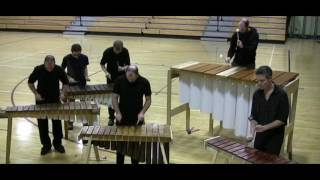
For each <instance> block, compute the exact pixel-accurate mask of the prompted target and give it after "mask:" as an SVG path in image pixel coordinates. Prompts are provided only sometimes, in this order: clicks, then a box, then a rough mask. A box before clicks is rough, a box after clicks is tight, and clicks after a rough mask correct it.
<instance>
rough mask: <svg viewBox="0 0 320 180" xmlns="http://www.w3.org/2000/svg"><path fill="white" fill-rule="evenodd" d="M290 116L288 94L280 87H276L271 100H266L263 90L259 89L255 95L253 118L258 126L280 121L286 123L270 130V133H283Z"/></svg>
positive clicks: (252, 110)
mask: <svg viewBox="0 0 320 180" xmlns="http://www.w3.org/2000/svg"><path fill="white" fill-rule="evenodd" d="M288 116H289V99H288V95H287V93H286V92H285V91H284V90H283V89H282V88H281V87H279V86H278V85H274V90H273V92H272V94H271V95H270V97H269V99H268V100H266V98H265V94H264V92H263V90H261V89H258V90H256V92H255V93H254V94H253V99H252V108H251V118H252V119H254V120H255V121H257V122H258V124H261V125H266V124H269V123H272V122H273V121H275V120H280V121H282V122H283V123H284V125H283V126H280V127H278V128H275V129H270V130H269V132H277V133H283V131H284V127H285V125H286V124H287V119H288Z"/></svg>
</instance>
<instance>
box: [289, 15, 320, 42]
mask: <svg viewBox="0 0 320 180" xmlns="http://www.w3.org/2000/svg"><path fill="white" fill-rule="evenodd" d="M288 34H289V37H298V38H311V39H320V16H291V18H290V22H289V27H288Z"/></svg>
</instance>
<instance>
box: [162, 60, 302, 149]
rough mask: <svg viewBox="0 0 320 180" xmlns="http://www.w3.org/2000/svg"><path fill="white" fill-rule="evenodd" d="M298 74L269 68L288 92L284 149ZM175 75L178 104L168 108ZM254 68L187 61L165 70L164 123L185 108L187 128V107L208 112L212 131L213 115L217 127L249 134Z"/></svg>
mask: <svg viewBox="0 0 320 180" xmlns="http://www.w3.org/2000/svg"><path fill="white" fill-rule="evenodd" d="M298 75H299V74H297V73H292V72H282V71H273V77H272V80H273V81H274V82H275V83H276V84H278V85H280V86H282V87H283V88H284V89H285V90H286V92H287V93H288V97H289V102H290V105H291V111H290V114H289V123H288V125H287V132H286V134H289V138H288V151H290V152H291V150H292V148H291V146H292V144H291V140H292V133H293V125H294V119H295V109H296V103H297V95H298V88H299V77H298ZM176 77H179V80H180V85H179V86H180V89H179V90H180V101H181V102H182V103H183V104H182V105H180V106H178V107H176V108H174V109H171V87H172V85H171V83H172V79H173V78H176ZM256 88H257V87H256V76H255V69H246V68H244V67H231V66H230V65H225V64H209V63H199V62H187V63H183V64H180V65H176V66H173V67H171V68H170V70H169V71H168V91H167V124H169V125H170V124H171V116H174V115H176V114H178V113H180V112H183V111H186V113H187V115H186V128H187V129H190V107H191V108H193V109H199V110H200V111H202V112H206V113H210V119H209V122H210V123H209V131H210V132H211V133H213V118H212V117H213V116H214V119H215V120H217V121H220V128H222V127H223V128H226V129H233V130H234V133H235V136H237V137H245V138H249V137H250V136H251V134H250V128H249V127H250V123H249V122H248V117H249V115H250V112H251V103H252V97H253V93H254V91H255V90H256ZM291 102H292V103H291Z"/></svg>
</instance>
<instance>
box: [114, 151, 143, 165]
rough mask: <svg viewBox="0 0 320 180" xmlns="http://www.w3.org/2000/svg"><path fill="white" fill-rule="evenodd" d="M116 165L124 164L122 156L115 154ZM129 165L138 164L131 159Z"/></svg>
mask: <svg viewBox="0 0 320 180" xmlns="http://www.w3.org/2000/svg"><path fill="white" fill-rule="evenodd" d="M117 164H124V155H123V154H121V153H117ZM131 164H139V161H137V160H134V159H132V158H131Z"/></svg>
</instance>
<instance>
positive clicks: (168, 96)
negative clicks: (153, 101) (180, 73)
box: [167, 70, 172, 125]
mask: <svg viewBox="0 0 320 180" xmlns="http://www.w3.org/2000/svg"><path fill="white" fill-rule="evenodd" d="M171 83H172V82H171V70H168V75H167V125H171V89H172V88H171V86H172V84H171Z"/></svg>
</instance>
